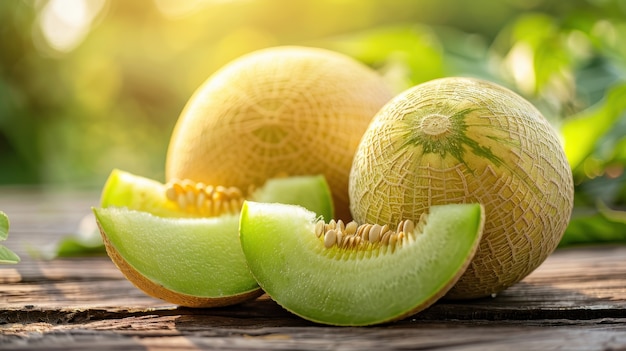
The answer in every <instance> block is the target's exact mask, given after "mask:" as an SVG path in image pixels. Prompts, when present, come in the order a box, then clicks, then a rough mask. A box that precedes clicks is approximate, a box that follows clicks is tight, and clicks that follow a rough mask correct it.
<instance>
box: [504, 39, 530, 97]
mask: <svg viewBox="0 0 626 351" xmlns="http://www.w3.org/2000/svg"><path fill="white" fill-rule="evenodd" d="M506 65H507V68H508V70H509V71H510V72H511V74H512V75H513V79H514V80H515V83H516V84H517V86H518V87H519V88H520V90H522V91H523V92H524V93H527V94H530V93H533V92H534V90H535V66H534V53H533V49H532V47H531V46H530V45H529V44H528V43H525V42H523V41H521V42H518V43H517V44H515V46H514V47H513V48H512V49H511V51H510V52H509V54H508V56H507V57H506Z"/></svg>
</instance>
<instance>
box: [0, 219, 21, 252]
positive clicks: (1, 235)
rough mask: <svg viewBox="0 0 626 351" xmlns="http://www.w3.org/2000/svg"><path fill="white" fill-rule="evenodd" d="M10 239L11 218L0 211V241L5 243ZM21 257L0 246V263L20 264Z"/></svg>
mask: <svg viewBox="0 0 626 351" xmlns="http://www.w3.org/2000/svg"><path fill="white" fill-rule="evenodd" d="M8 237H9V217H8V216H7V215H6V213H4V212H2V211H0V241H4V240H6V239H7V238H8ZM19 261H20V257H19V256H18V255H16V254H15V253H14V252H13V251H11V250H9V249H8V248H6V247H4V246H2V245H0V263H9V264H12V263H18V262H19Z"/></svg>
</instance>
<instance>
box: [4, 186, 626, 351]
mask: <svg viewBox="0 0 626 351" xmlns="http://www.w3.org/2000/svg"><path fill="white" fill-rule="evenodd" d="M97 200H98V195H97V194H96V193H90V192H60V191H57V192H47V191H36V190H32V189H20V188H0V210H3V211H4V212H6V213H7V214H8V215H9V219H10V220H11V230H10V232H9V240H7V241H6V242H4V243H3V244H6V246H8V247H9V248H11V249H13V250H14V251H16V252H17V253H18V254H20V255H21V257H22V262H21V263H19V264H17V265H2V266H0V349H2V350H29V349H42V350H85V349H89V350H100V349H102V350H109V349H120V350H160V349H164V350H171V349H176V350H197V349H221V350H247V349H279V350H314V349H315V350H317V349H321V350H335V349H339V350H367V349H375V350H382V349H390V350H408V349H420V350H422V349H437V350H515V349H520V350H607V351H608V350H626V246H603V247H587V248H571V249H561V250H558V251H557V252H556V253H554V254H553V255H552V256H551V257H550V258H549V259H548V260H547V261H546V262H545V263H544V264H543V265H542V266H541V267H540V268H539V269H537V270H536V271H535V272H534V273H533V274H531V275H530V276H528V277H527V278H526V279H525V280H524V281H522V282H521V283H519V284H517V285H515V286H514V287H512V288H510V289H508V290H507V291H505V292H503V293H501V294H500V295H499V296H497V297H495V298H487V299H482V300H478V301H472V302H464V303H458V302H455V303H452V302H444V301H440V302H438V303H437V304H435V305H434V306H433V307H431V308H429V309H427V310H426V311H423V312H422V313H420V314H418V315H415V316H413V317H411V318H408V319H406V320H403V321H400V322H397V323H393V324H388V325H381V326H376V327H363V328H344V327H328V326H323V325H316V324H313V323H310V322H307V321H305V320H302V319H300V318H298V317H295V316H293V315H291V314H290V313H288V312H286V311H284V310H283V309H281V308H280V307H279V306H278V305H276V304H275V303H274V302H273V301H271V300H270V299H268V298H267V297H261V298H259V299H258V300H256V301H252V302H249V303H245V304H242V305H239V306H234V307H227V308H217V309H189V308H179V307H176V306H172V305H170V304H167V303H165V302H162V301H160V300H157V299H153V298H151V297H148V296H146V295H144V294H143V293H142V292H141V291H139V290H137V289H136V288H135V287H134V286H133V285H132V284H130V283H129V282H128V281H127V280H125V279H124V277H123V276H122V275H121V273H119V271H118V270H117V268H116V267H115V266H114V265H113V264H112V263H111V261H110V260H109V259H108V257H106V256H99V257H83V258H75V259H55V260H47V261H46V260H36V259H34V258H32V256H30V255H29V254H28V252H29V251H30V250H32V248H42V247H44V246H45V245H50V244H51V243H53V242H54V241H55V240H58V239H59V238H60V237H61V236H64V235H67V234H70V233H73V232H76V230H77V227H78V224H79V222H80V221H81V219H82V218H84V217H85V216H86V215H89V214H90V207H91V206H92V205H94V204H96V203H97Z"/></svg>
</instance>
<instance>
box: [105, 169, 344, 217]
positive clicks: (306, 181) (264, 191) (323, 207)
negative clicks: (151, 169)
mask: <svg viewBox="0 0 626 351" xmlns="http://www.w3.org/2000/svg"><path fill="white" fill-rule="evenodd" d="M249 199H250V200H253V201H257V202H279V203H286V204H297V205H300V206H303V207H305V208H307V209H309V210H311V211H314V212H315V213H317V214H318V215H320V216H323V217H324V218H329V219H330V218H332V216H333V210H334V209H333V201H332V196H331V193H330V187H329V185H328V183H327V182H326V179H325V178H324V176H323V175H311V176H294V177H284V178H272V179H269V180H268V181H267V182H266V183H265V184H264V185H263V186H262V187H260V188H258V189H256V190H255V191H254V192H252V194H251V195H250V197H249ZM100 206H101V207H110V206H117V207H128V208H130V209H135V210H140V211H146V212H150V213H152V214H154V215H157V216H161V217H175V218H184V217H199V215H198V213H196V212H189V211H183V210H181V209H180V208H179V207H178V206H177V204H176V202H173V201H170V200H168V199H167V197H166V196H165V184H163V183H160V182H158V181H156V180H153V179H150V178H146V177H142V176H139V175H136V174H132V173H129V172H125V171H122V170H119V169H114V170H113V171H112V172H111V174H110V175H109V178H108V179H107V181H106V183H105V185H104V188H103V190H102V195H101V199H100Z"/></svg>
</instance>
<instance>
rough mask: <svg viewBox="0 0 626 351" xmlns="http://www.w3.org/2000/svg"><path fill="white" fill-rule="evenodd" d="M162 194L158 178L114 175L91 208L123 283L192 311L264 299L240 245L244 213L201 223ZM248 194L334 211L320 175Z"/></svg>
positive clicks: (279, 182)
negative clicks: (240, 219)
mask: <svg viewBox="0 0 626 351" xmlns="http://www.w3.org/2000/svg"><path fill="white" fill-rule="evenodd" d="M165 193H166V186H165V185H164V184H162V183H160V182H158V181H155V180H151V179H148V178H145V177H141V176H138V175H134V174H131V173H128V172H124V171H120V170H114V171H113V172H112V173H111V175H110V176H109V179H108V180H107V182H106V185H105V187H104V189H103V192H102V196H101V206H102V207H101V208H94V209H93V211H94V214H95V216H96V220H97V222H98V225H99V228H100V232H101V234H102V237H103V241H104V244H105V247H106V250H107V253H108V255H109V257H110V258H111V260H112V261H113V262H114V263H115V264H116V265H117V267H118V268H119V269H120V271H121V272H122V273H123V274H124V275H125V276H126V278H127V279H128V280H129V281H131V282H132V283H133V284H135V286H137V287H138V288H139V289H141V290H143V291H144V292H145V293H146V294H148V295H150V296H153V297H156V298H160V299H162V300H165V301H168V302H170V303H174V304H177V305H181V306H187V307H216V306H226V305H232V304H236V303H239V302H243V301H246V300H249V299H252V298H255V297H257V296H259V295H260V294H261V293H262V291H261V289H260V288H259V286H258V285H257V283H256V281H255V280H254V278H253V277H252V275H251V274H250V272H249V270H248V267H247V266H246V262H245V258H244V256H243V252H242V251H241V245H240V243H239V238H238V227H239V210H238V209H237V211H235V212H234V213H226V214H222V215H219V216H217V217H204V218H202V217H201V216H200V214H199V212H198V211H193V209H192V211H185V210H183V209H181V208H180V207H179V206H178V204H177V203H176V202H175V201H171V200H169V199H168V198H167V196H166V195H165ZM251 197H252V198H253V199H257V200H258V201H264V202H283V203H295V204H299V205H302V206H305V207H306V208H308V209H310V210H312V211H314V212H316V213H318V214H319V215H320V216H323V217H324V218H330V217H331V216H332V213H333V205H332V197H331V195H330V190H329V187H328V184H327V183H326V180H325V179H324V177H323V176H299V177H287V178H277V179H271V180H269V181H268V182H267V183H266V184H265V185H264V186H263V187H261V188H259V189H257V190H256V191H255V192H254V193H253V194H252V196H251ZM185 217H193V218H185Z"/></svg>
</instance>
